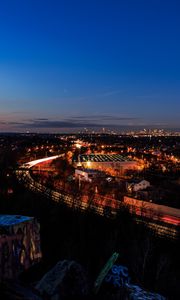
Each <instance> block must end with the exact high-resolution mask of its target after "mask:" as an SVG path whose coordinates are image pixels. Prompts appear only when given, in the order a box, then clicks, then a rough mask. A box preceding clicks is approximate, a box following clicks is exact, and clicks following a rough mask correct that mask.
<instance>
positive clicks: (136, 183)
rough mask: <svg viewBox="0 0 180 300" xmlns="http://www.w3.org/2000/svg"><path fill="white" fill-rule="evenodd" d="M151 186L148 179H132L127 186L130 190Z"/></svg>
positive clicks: (135, 190) (134, 190)
mask: <svg viewBox="0 0 180 300" xmlns="http://www.w3.org/2000/svg"><path fill="white" fill-rule="evenodd" d="M149 186H150V182H149V181H147V180H144V179H143V180H131V181H129V182H127V184H126V187H127V190H128V192H137V191H141V190H145V189H147V188H148V187H149Z"/></svg>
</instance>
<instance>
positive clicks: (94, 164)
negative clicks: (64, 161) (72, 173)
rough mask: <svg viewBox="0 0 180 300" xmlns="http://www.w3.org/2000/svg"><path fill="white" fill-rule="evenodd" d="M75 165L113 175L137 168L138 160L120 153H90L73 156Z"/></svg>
mask: <svg viewBox="0 0 180 300" xmlns="http://www.w3.org/2000/svg"><path fill="white" fill-rule="evenodd" d="M73 164H74V166H75V167H77V166H79V167H80V166H81V167H82V168H88V169H89V168H90V169H96V170H100V171H104V172H106V173H109V174H111V175H122V174H123V173H124V172H125V171H126V170H136V169H137V162H136V161H133V160H131V159H130V158H128V157H125V156H122V155H120V154H89V155H85V154H84V155H79V156H78V158H73Z"/></svg>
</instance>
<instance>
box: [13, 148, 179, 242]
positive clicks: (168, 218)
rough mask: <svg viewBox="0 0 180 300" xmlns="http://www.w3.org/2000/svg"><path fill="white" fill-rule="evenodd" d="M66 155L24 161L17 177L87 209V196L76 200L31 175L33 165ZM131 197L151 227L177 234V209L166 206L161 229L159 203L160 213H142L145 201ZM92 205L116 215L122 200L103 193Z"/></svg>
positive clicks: (135, 209) (59, 199) (48, 194)
mask: <svg viewBox="0 0 180 300" xmlns="http://www.w3.org/2000/svg"><path fill="white" fill-rule="evenodd" d="M64 155H65V154H60V155H56V156H51V157H45V158H42V159H37V160H33V161H30V162H28V163H24V164H23V165H21V166H20V168H19V169H18V170H17V171H16V175H17V178H18V180H19V181H20V182H22V181H23V184H24V185H25V187H27V188H28V189H30V190H32V191H33V192H38V193H42V194H43V195H45V196H46V197H48V198H51V200H53V201H55V202H58V203H60V202H63V203H65V204H66V205H67V206H69V207H78V208H79V209H81V210H86V209H87V208H88V207H89V205H90V204H89V201H88V199H85V198H86V197H83V198H82V199H81V201H77V202H75V201H74V200H75V199H74V197H73V196H72V195H70V194H65V193H60V192H58V191H56V190H52V189H50V188H47V187H46V186H44V185H42V184H40V183H39V182H36V181H35V180H34V179H33V178H32V177H31V174H30V169H31V168H32V167H34V166H35V165H37V164H39V163H43V162H48V161H52V160H54V159H57V158H60V157H63V156H64ZM129 199H130V198H128V197H125V200H124V201H125V202H124V203H126V204H129V205H130V212H133V213H135V214H136V215H137V217H142V216H143V217H147V218H148V219H149V221H148V224H149V227H150V228H154V229H157V230H159V231H160V234H161V235H162V233H163V235H165V234H166V232H169V230H170V231H171V233H170V234H168V235H171V236H175V235H176V228H177V227H179V225H180V218H179V215H178V216H176V215H173V213H174V211H176V209H173V208H171V210H170V212H171V211H172V212H171V214H170V213H169V214H168V211H167V209H168V207H165V208H166V211H163V213H161V221H162V224H161V225H158V226H159V229H158V227H157V223H155V222H156V221H158V220H159V205H154V204H153V205H154V206H153V207H156V206H158V214H157V211H155V213H154V214H152V209H149V210H148V208H147V209H146V210H144V212H143V214H142V209H141V208H142V207H144V206H143V204H142V203H140V202H144V201H139V200H138V201H135V202H137V203H138V204H137V203H136V204H135V203H134V202H133V203H132V201H134V200H135V199H134V200H131V199H130V200H129ZM139 203H140V204H139ZM139 205H140V206H141V207H140V206H139ZM150 205H151V206H152V204H150ZM90 206H91V208H93V210H94V212H96V213H97V214H99V215H105V208H110V210H111V211H110V214H111V215H115V214H116V213H117V211H118V209H119V207H120V202H119V201H117V200H115V199H111V198H107V197H104V196H102V195H98V194H96V195H95V197H94V200H93V203H91V205H90ZM138 206H139V207H138ZM178 211H179V212H180V210H178ZM155 224H156V225H155ZM163 224H164V225H163ZM171 226H173V228H172V230H171V228H170V227H171ZM155 227H156V228H155ZM174 227H176V228H174Z"/></svg>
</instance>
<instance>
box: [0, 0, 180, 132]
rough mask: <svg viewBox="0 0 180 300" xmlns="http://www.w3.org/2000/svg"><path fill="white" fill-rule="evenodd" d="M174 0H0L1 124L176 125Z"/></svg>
mask: <svg viewBox="0 0 180 300" xmlns="http://www.w3.org/2000/svg"><path fill="white" fill-rule="evenodd" d="M179 13H180V3H179V1H176V0H174V1H171V3H170V2H169V1H164V2H163V5H162V1H151V3H145V2H144V1H140V0H139V1H136V3H135V2H134V1H130V0H129V1H126V2H125V3H123V2H122V1H115V0H114V1H101V0H100V1H86V3H85V2H84V1H75V2H74V1H60V2H59V1H55V0H54V1H51V2H50V1H38V3H37V1H29V2H28V1H26V2H24V1H22V0H18V1H16V2H14V1H12V0H8V1H2V3H1V4H0V28H1V29H0V37H1V46H0V131H1V132H4V131H8V132H9V131H14V132H24V131H32V132H33V131H38V132H46V131H47V132H57V131H60V132H63V131H74V130H75V131H76V130H78V129H79V128H101V127H106V128H123V127H128V128H133V127H134V128H137V127H146V128H147V127H157V128H177V129H179V128H180V118H179V111H180V56H179V53H180V41H179V36H180V20H179Z"/></svg>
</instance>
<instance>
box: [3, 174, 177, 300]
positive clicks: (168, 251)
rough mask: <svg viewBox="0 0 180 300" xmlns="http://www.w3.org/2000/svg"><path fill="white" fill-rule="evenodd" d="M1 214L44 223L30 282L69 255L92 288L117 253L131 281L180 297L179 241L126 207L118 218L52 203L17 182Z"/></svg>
mask: <svg viewBox="0 0 180 300" xmlns="http://www.w3.org/2000/svg"><path fill="white" fill-rule="evenodd" d="M14 180H15V179H14ZM0 213H7V214H22V215H30V216H35V217H37V218H38V220H39V222H40V224H41V241H42V252H43V261H42V263H41V264H40V266H39V267H38V268H37V267H36V268H37V269H36V271H35V273H34V272H33V270H32V271H31V272H30V271H29V272H28V273H27V274H26V275H24V276H23V279H24V280H25V281H27V282H36V281H37V280H39V279H40V278H41V277H42V275H43V274H44V273H45V272H46V271H47V270H49V269H50V268H51V267H52V266H54V265H55V263H56V262H58V261H59V260H64V259H68V260H74V261H76V262H78V263H80V264H81V265H82V266H83V268H84V269H85V272H86V273H87V276H88V279H89V285H90V286H92V285H93V283H94V281H95V279H96V277H97V275H98V273H99V272H100V270H101V269H102V267H103V266H104V264H105V263H106V261H107V260H108V259H109V257H110V256H111V255H112V253H113V252H115V251H117V252H119V254H120V256H119V263H120V264H122V265H125V266H127V267H128V268H129V273H130V277H131V279H132V282H134V283H136V284H138V285H140V286H143V287H144V288H146V289H148V290H151V291H154V292H158V293H161V294H162V295H164V296H167V297H168V299H180V287H179V284H178V283H179V281H180V271H179V266H178V264H179V262H180V259H179V241H177V240H176V241H170V240H166V239H162V238H159V237H156V236H155V235H154V234H153V232H151V231H150V230H149V229H148V228H147V226H146V224H144V225H142V224H141V225H137V224H136V223H135V220H133V218H132V216H130V215H129V213H128V212H127V211H126V209H125V210H124V211H120V212H119V214H118V216H117V218H116V219H110V218H103V217H101V216H98V215H95V214H94V213H93V212H91V211H87V212H83V213H82V212H80V211H78V210H77V209H70V208H67V207H66V206H65V205H64V204H55V203H52V202H51V201H49V200H48V199H46V198H44V197H43V196H40V195H38V194H33V193H31V192H28V191H26V190H24V188H23V187H22V186H21V185H19V184H17V183H16V186H14V193H13V194H11V195H2V194H1V200H0ZM100 293H101V291H100ZM99 297H100V295H99ZM98 299H100V298H98ZM109 299H111V298H109ZM118 299H119V298H118Z"/></svg>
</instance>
